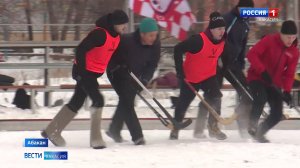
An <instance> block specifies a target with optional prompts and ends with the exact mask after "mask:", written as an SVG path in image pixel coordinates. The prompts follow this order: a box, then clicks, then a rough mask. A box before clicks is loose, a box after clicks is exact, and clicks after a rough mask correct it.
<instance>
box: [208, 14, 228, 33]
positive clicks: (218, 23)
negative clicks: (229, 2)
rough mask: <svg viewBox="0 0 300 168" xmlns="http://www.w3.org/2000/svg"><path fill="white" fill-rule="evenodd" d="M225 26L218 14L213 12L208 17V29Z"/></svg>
mask: <svg viewBox="0 0 300 168" xmlns="http://www.w3.org/2000/svg"><path fill="white" fill-rule="evenodd" d="M225 26H226V23H225V20H224V18H223V16H221V14H220V13H219V12H213V13H211V14H210V15H209V25H208V28H209V29H214V28H217V27H225Z"/></svg>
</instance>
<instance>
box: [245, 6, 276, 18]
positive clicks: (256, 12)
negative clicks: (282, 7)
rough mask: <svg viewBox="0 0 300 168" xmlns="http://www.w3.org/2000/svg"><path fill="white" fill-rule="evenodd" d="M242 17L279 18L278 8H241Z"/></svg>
mask: <svg viewBox="0 0 300 168" xmlns="http://www.w3.org/2000/svg"><path fill="white" fill-rule="evenodd" d="M240 16H241V17H268V18H278V17H279V9H278V8H240Z"/></svg>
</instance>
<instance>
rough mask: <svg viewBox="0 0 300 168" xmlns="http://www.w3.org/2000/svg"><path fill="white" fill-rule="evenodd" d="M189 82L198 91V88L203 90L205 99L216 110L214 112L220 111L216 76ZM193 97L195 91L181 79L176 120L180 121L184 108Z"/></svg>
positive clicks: (218, 86)
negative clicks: (198, 81)
mask: <svg viewBox="0 0 300 168" xmlns="http://www.w3.org/2000/svg"><path fill="white" fill-rule="evenodd" d="M191 84H192V86H193V87H194V88H195V89H196V90H197V91H199V89H202V90H203V91H204V97H205V100H206V101H207V102H208V103H209V104H210V105H211V106H212V107H213V108H214V109H215V110H216V112H218V113H220V111H221V97H222V93H221V91H220V85H219V83H218V80H217V77H216V76H213V77H210V78H208V79H206V80H204V81H202V82H200V83H191ZM194 98H195V93H194V92H193V91H192V90H191V89H190V88H189V87H188V86H187V84H186V83H185V82H184V81H182V83H181V85H180V95H179V100H178V103H177V104H176V107H175V120H176V121H178V122H182V120H183V118H184V116H185V113H186V110H187V108H188V106H189V105H190V104H191V102H192V101H193V99H194ZM211 117H212V116H211ZM213 120H214V119H212V120H211V121H213Z"/></svg>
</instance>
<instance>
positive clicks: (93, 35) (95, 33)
mask: <svg viewBox="0 0 300 168" xmlns="http://www.w3.org/2000/svg"><path fill="white" fill-rule="evenodd" d="M110 15H111V14H108V15H104V16H102V17H100V18H99V19H98V20H97V21H96V23H95V24H96V27H101V28H103V29H105V30H106V31H108V33H109V34H110V35H111V36H112V37H117V36H118V35H119V34H118V33H117V32H115V30H114V28H113V25H112V23H110ZM103 29H94V30H92V31H91V32H90V33H89V34H88V35H87V36H86V37H85V38H84V39H83V40H82V41H81V43H80V44H79V45H78V46H77V47H76V63H77V64H76V65H74V66H75V71H77V73H79V75H81V76H87V75H88V76H94V77H99V76H101V75H102V74H99V73H95V72H91V71H88V70H87V69H86V53H87V52H88V51H90V50H92V49H93V48H95V47H101V46H102V45H104V43H105V41H106V33H105V31H104V30H103Z"/></svg>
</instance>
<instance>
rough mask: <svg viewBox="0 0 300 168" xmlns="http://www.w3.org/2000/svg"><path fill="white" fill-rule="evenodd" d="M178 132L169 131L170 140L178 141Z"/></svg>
mask: <svg viewBox="0 0 300 168" xmlns="http://www.w3.org/2000/svg"><path fill="white" fill-rule="evenodd" d="M178 133H179V130H171V133H170V140H177V139H178Z"/></svg>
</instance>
